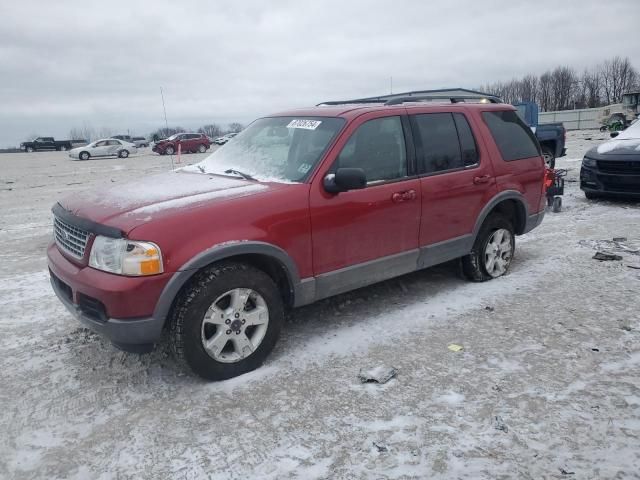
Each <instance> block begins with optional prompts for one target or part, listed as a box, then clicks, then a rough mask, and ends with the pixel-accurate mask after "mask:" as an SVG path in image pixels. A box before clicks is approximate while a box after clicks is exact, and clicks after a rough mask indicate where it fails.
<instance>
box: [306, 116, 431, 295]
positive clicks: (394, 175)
mask: <svg viewBox="0 0 640 480" xmlns="http://www.w3.org/2000/svg"><path fill="white" fill-rule="evenodd" d="M371 117H375V115H374V114H371ZM371 117H369V118H367V117H364V118H362V119H361V120H360V121H359V122H358V123H357V124H354V125H353V126H352V127H351V128H350V129H349V131H347V132H345V138H343V139H342V140H341V141H339V143H338V144H337V145H336V149H335V151H338V152H339V153H338V154H337V156H336V158H335V160H334V161H333V162H331V161H329V165H330V166H329V167H328V168H326V165H327V162H325V165H323V167H325V168H324V170H321V171H320V172H319V175H318V176H316V178H315V180H314V184H313V186H312V189H311V197H310V209H311V229H312V241H313V270H314V276H315V277H316V284H317V286H316V289H317V291H316V295H317V297H318V298H319V297H327V296H330V295H334V294H337V293H340V292H343V291H347V290H351V289H353V288H357V287H360V286H364V285H367V284H370V283H375V282H377V281H380V280H383V279H385V278H390V277H393V276H396V275H400V274H402V273H407V272H409V271H412V270H414V269H415V267H416V261H417V255H418V250H417V249H418V232H419V225H420V181H419V180H418V179H417V178H411V176H412V173H413V172H412V171H411V169H410V168H409V162H408V161H407V148H406V143H405V133H404V130H403V122H402V121H401V116H400V115H394V116H387V117H382V118H371ZM340 167H352V168H362V169H363V170H364V172H365V174H366V177H367V186H366V187H365V188H364V189H361V190H352V191H348V192H342V193H338V194H330V193H327V192H326V191H325V190H324V188H323V179H324V177H325V176H326V175H327V174H329V173H332V172H335V170H336V169H337V168H340Z"/></svg>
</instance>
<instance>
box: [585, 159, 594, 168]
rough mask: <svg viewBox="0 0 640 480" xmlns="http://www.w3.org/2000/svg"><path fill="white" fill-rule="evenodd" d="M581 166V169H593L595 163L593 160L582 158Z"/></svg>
mask: <svg viewBox="0 0 640 480" xmlns="http://www.w3.org/2000/svg"><path fill="white" fill-rule="evenodd" d="M582 166H583V167H591V168H595V167H596V161H595V160H594V159H593V158H589V157H584V158H583V159H582Z"/></svg>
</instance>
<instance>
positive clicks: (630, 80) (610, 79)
mask: <svg viewBox="0 0 640 480" xmlns="http://www.w3.org/2000/svg"><path fill="white" fill-rule="evenodd" d="M600 77H601V81H602V89H603V92H604V97H605V100H606V102H607V104H612V103H620V102H621V101H622V94H623V93H624V92H625V91H627V90H629V89H631V88H633V87H634V86H635V85H636V83H637V82H638V72H637V71H636V70H635V68H633V66H632V65H631V62H630V61H629V59H628V58H627V57H625V58H620V57H614V58H612V59H611V60H607V61H605V62H604V63H603V64H602V66H601V69H600Z"/></svg>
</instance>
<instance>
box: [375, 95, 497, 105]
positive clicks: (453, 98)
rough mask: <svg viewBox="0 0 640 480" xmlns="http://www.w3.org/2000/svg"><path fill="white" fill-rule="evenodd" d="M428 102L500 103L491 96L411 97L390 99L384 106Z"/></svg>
mask: <svg viewBox="0 0 640 480" xmlns="http://www.w3.org/2000/svg"><path fill="white" fill-rule="evenodd" d="M428 100H449V101H450V102H451V103H464V102H466V101H467V100H477V101H478V102H480V103H502V100H500V98H498V97H496V96H493V95H455V96H451V95H411V96H408V97H396V98H390V99H389V100H387V101H386V102H385V103H384V104H385V105H400V104H401V103H406V102H424V101H428Z"/></svg>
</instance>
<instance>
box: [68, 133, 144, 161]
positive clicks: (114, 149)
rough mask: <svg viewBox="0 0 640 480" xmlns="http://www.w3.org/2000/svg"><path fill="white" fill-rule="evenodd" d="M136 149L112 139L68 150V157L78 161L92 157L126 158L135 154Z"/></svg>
mask: <svg viewBox="0 0 640 480" xmlns="http://www.w3.org/2000/svg"><path fill="white" fill-rule="evenodd" d="M137 151H138V149H137V148H136V146H135V145H134V144H133V143H129V142H125V141H124V140H116V139H114V138H105V139H102V140H96V141H95V142H91V143H90V144H88V145H85V146H84V147H78V148H74V149H73V150H69V156H70V157H71V158H76V159H80V160H88V159H89V158H92V157H120V158H127V157H128V156H129V155H130V154H132V153H136V152H137Z"/></svg>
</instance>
